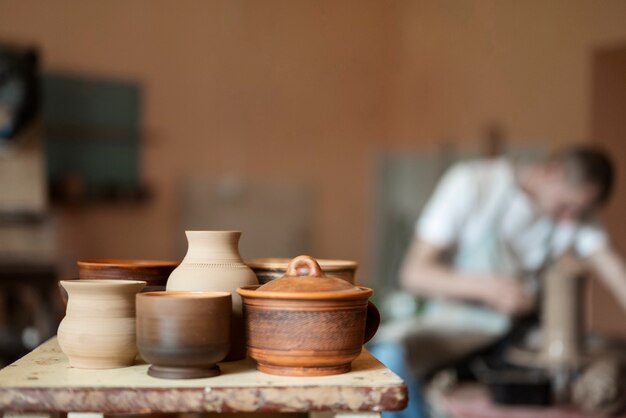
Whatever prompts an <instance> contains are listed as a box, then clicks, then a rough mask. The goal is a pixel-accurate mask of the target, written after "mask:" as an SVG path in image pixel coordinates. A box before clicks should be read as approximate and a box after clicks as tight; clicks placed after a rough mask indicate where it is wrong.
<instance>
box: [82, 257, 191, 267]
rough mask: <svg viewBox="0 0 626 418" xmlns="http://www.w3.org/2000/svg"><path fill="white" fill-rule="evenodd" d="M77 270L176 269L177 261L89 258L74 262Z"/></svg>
mask: <svg viewBox="0 0 626 418" xmlns="http://www.w3.org/2000/svg"><path fill="white" fill-rule="evenodd" d="M76 264H77V265H78V267H79V268H82V267H86V268H90V267H122V268H124V267H126V268H129V267H130V268H137V267H145V268H155V267H176V266H178V264H179V262H178V261H173V260H132V259H124V258H91V259H86V260H78V261H77V262H76Z"/></svg>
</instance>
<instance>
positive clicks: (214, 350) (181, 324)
mask: <svg viewBox="0 0 626 418" xmlns="http://www.w3.org/2000/svg"><path fill="white" fill-rule="evenodd" d="M231 301H232V295H231V294H230V293H229V292H147V293H140V294H138V295H137V346H138V347H139V353H140V354H141V357H142V358H143V359H144V360H146V361H147V362H148V363H152V365H151V366H150V368H149V369H148V374H149V375H150V376H154V377H160V378H166V379H190V378H199V377H210V376H217V375H219V374H220V369H219V367H218V366H217V364H216V363H217V362H219V361H222V360H224V357H226V354H227V353H228V350H229V348H230V317H231V309H232V303H231Z"/></svg>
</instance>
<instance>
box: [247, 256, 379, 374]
mask: <svg viewBox="0 0 626 418" xmlns="http://www.w3.org/2000/svg"><path fill="white" fill-rule="evenodd" d="M237 292H239V294H240V295H241V296H242V299H243V303H244V312H245V316H246V331H247V338H248V340H247V342H248V354H249V355H250V357H252V358H253V359H254V360H256V361H257V369H258V370H260V371H262V372H265V373H270V374H278V375H288V376H316V375H317V376H320V375H331V374H340V373H345V372H348V371H350V367H351V363H352V361H353V360H354V359H355V358H357V357H358V355H359V353H360V352H361V348H362V346H363V344H364V343H365V342H367V341H369V340H370V339H371V338H372V337H373V336H374V334H375V333H376V330H377V329H378V325H379V324H380V315H379V313H378V310H377V309H376V307H375V306H374V305H373V304H372V303H370V302H369V301H368V299H369V297H370V296H371V295H372V289H368V288H366V287H356V286H354V285H351V284H350V283H348V282H346V281H345V280H343V279H339V278H336V277H326V276H325V275H324V274H323V272H322V270H321V268H320V266H319V265H318V264H317V262H316V261H315V259H313V258H311V257H308V256H300V257H296V258H294V259H293V260H292V261H291V263H289V267H288V268H287V273H286V275H285V276H283V277H282V278H280V279H276V280H273V281H271V282H269V283H267V284H264V285H263V286H246V287H242V288H239V289H238V290H237Z"/></svg>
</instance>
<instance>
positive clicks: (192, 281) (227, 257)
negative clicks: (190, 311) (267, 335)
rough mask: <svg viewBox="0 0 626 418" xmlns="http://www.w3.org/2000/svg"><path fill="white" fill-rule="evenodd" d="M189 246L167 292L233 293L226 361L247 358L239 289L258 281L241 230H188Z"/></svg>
mask: <svg viewBox="0 0 626 418" xmlns="http://www.w3.org/2000/svg"><path fill="white" fill-rule="evenodd" d="M185 234H186V235H187V242H188V249H187V254H186V255H185V258H184V259H183V261H182V262H181V263H180V265H179V266H178V267H177V268H176V269H175V270H174V271H173V272H172V274H170V277H169V279H168V280H167V290H168V291H217V292H220V291H221V292H230V293H231V295H232V304H233V305H232V317H231V348H230V351H229V353H228V355H227V356H226V361H234V360H241V359H243V358H245V357H246V337H245V324H244V320H243V310H242V304H241V297H240V296H239V295H238V294H237V288H238V287H241V286H249V285H254V284H258V281H257V278H256V275H255V274H254V272H253V271H252V270H251V269H250V268H249V267H248V266H247V265H246V264H244V262H243V260H242V259H241V255H239V238H240V237H241V232H239V231H186V232H185Z"/></svg>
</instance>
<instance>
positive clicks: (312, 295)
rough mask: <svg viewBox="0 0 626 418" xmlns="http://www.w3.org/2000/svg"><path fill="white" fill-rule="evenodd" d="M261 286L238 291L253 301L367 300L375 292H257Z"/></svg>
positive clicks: (366, 288) (244, 287)
mask: <svg viewBox="0 0 626 418" xmlns="http://www.w3.org/2000/svg"><path fill="white" fill-rule="evenodd" d="M259 287H261V285H252V286H243V287H240V288H238V289H237V293H239V294H240V295H241V296H243V297H247V298H253V299H282V300H288V299H291V300H294V299H296V300H335V299H336V300H341V299H367V298H369V297H370V296H372V294H373V293H374V291H373V290H372V289H370V288H369V287H362V286H356V287H357V288H358V289H357V290H331V291H325V292H271V291H269V292H265V291H261V292H257V289H258V288H259Z"/></svg>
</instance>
